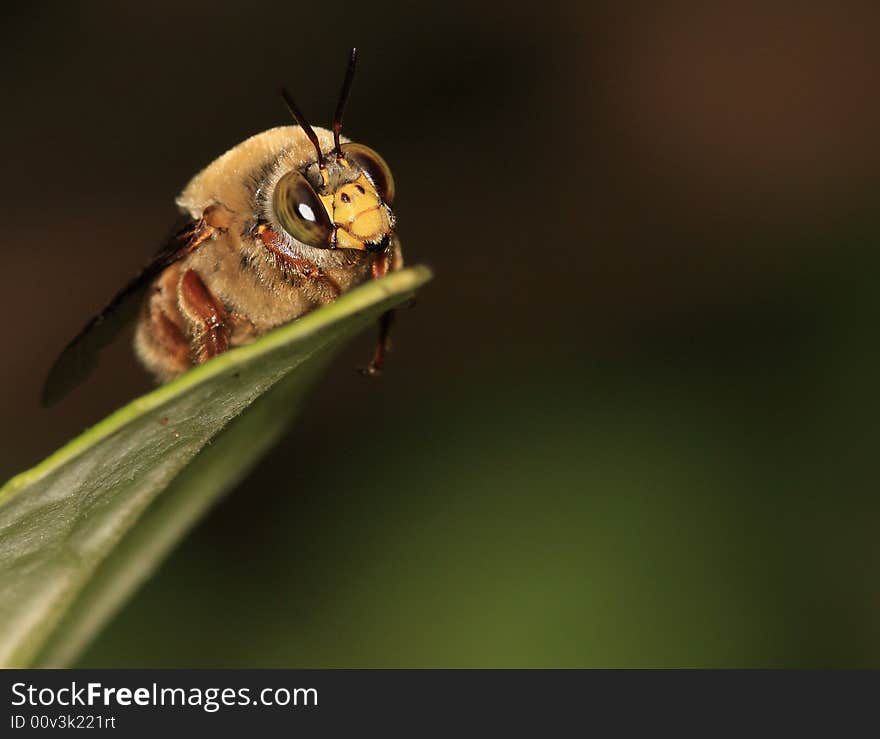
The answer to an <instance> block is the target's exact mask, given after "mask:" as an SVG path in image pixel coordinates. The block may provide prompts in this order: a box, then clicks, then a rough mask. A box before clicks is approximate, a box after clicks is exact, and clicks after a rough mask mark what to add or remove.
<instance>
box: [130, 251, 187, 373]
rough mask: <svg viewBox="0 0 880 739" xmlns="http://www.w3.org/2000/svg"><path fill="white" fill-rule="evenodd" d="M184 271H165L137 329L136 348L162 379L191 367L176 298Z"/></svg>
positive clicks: (152, 292) (145, 305)
mask: <svg viewBox="0 0 880 739" xmlns="http://www.w3.org/2000/svg"><path fill="white" fill-rule="evenodd" d="M179 279H180V271H179V270H178V268H177V267H176V266H171V267H169V268H168V269H166V270H165V272H164V273H163V274H162V276H161V277H159V279H158V280H157V281H156V283H155V284H154V286H153V288H152V290H151V293H150V295H149V298H148V299H147V300H146V301H145V302H144V305H143V308H142V314H141V316H142V317H141V320H139V321H138V324H137V329H136V331H135V341H134V346H135V351H136V353H137V355H138V357H140V359H141V361H142V362H143V363H144V365H145V366H146V367H147V369H149V370H150V371H151V372H152V373H153V374H154V375H155V376H156V377H157V378H158V379H159V380H161V381H163V382H164V381H166V380H170V379H171V378H172V377H176V376H177V375H179V374H181V373H182V372H185V371H186V370H187V369H189V367H190V350H189V339H187V337H186V333H185V329H184V322H183V318H182V317H181V315H180V311H179V310H178V309H177V301H176V300H175V299H174V297H172V296H174V295H175V294H176V289H177V284H178V281H179Z"/></svg>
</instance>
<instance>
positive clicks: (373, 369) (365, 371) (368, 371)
mask: <svg viewBox="0 0 880 739" xmlns="http://www.w3.org/2000/svg"><path fill="white" fill-rule="evenodd" d="M358 373H359V374H360V375H361V377H380V376H381V375H382V368H381V367H380V366H379V365H377V364H375V363H373V362H370V364H368V365H367V366H366V367H360V368H358Z"/></svg>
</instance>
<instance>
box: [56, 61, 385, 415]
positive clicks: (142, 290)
mask: <svg viewBox="0 0 880 739" xmlns="http://www.w3.org/2000/svg"><path fill="white" fill-rule="evenodd" d="M356 62H357V50H356V49H352V51H351V57H350V60H349V64H348V69H347V72H346V75H345V80H344V82H343V85H342V90H341V92H340V96H339V102H338V105H337V108H336V115H335V117H334V122H333V130H332V131H328V130H326V129H322V128H314V129H313V128H312V127H311V126H310V125H309V124H308V122H307V121H306V119H305V118H304V117H303V115H302V113H301V112H300V111H299V109H298V108H297V106H296V104H295V103H294V101H293V99H292V98H291V97H290V95H289V94H287V93H286V92H283V93H282V95H283V97H284V99H285V102H286V103H287V105H288V107H289V108H290V111H291V113H292V114H293V117H294V119H295V120H296V122H297V124H298V125H297V126H285V127H280V128H273V129H270V130H268V131H265V132H263V133H261V134H257V135H256V136H253V137H251V138H249V139H247V140H246V141H244V142H242V143H240V144H239V145H238V146H236V147H235V148H233V149H231V150H230V151H228V152H226V153H225V154H223V155H222V156H221V157H219V158H218V159H216V160H215V161H214V162H213V163H212V164H210V165H209V166H208V167H207V168H205V169H204V170H203V171H202V172H200V173H199V174H197V175H196V176H195V177H194V178H193V179H192V180H191V181H190V183H189V184H188V185H187V186H186V188H185V189H184V190H183V192H182V193H181V194H180V196H179V197H178V198H177V205H178V206H179V207H180V208H181V210H182V211H183V212H184V213H185V214H186V215H187V217H188V220H187V222H186V225H185V226H184V227H183V228H182V229H180V230H179V231H178V232H176V233H175V235H174V236H173V237H172V238H171V239H170V241H169V242H168V243H167V244H166V246H165V247H163V248H162V249H161V250H160V251H159V252H158V253H157V254H156V256H155V257H154V258H153V260H152V261H151V262H150V263H149V264H148V265H147V266H146V267H145V268H144V270H143V271H142V272H141V273H140V274H139V275H138V276H137V277H135V278H134V279H133V280H132V281H131V282H129V283H128V284H127V285H126V286H125V287H124V288H123V289H122V290H121V291H120V292H119V293H117V295H116V296H115V297H114V298H113V300H112V301H111V302H110V304H109V305H108V306H107V307H106V308H105V309H104V310H103V311H102V312H101V313H100V314H98V315H97V316H96V317H95V318H93V319H92V320H91V321H90V322H89V324H88V325H86V327H85V328H84V329H83V330H82V331H81V332H80V334H79V335H78V336H77V337H76V338H75V339H74V340H73V341H72V342H71V343H70V344H69V345H68V346H67V348H66V349H65V350H64V352H63V353H62V354H61V356H60V357H59V358H58V360H57V361H56V363H55V365H54V366H53V368H52V370H51V372H50V373H49V377H48V379H47V381H46V385H45V387H44V390H43V402H44V403H45V404H51V403H53V402H55V401H57V400H59V399H60V398H61V397H63V396H64V395H65V394H66V393H67V392H68V391H69V390H70V389H72V387H74V386H75V385H76V384H78V383H79V382H80V381H81V380H82V379H83V378H84V377H85V375H86V374H87V373H88V372H89V371H90V370H91V368H92V366H93V365H94V364H95V361H96V358H97V354H98V352H99V350H100V349H101V348H102V347H104V346H105V345H106V344H108V343H109V342H110V341H112V340H113V339H114V338H115V337H116V335H117V334H118V333H119V331H120V330H121V328H122V325H123V324H124V323H125V322H126V321H127V319H129V318H133V317H134V315H132V314H133V310H132V308H135V309H136V308H137V306H138V303H139V304H140V314H139V317H138V318H137V324H136V328H135V339H134V347H135V352H136V354H137V356H138V358H139V359H140V361H141V362H142V363H143V364H144V366H145V367H146V368H147V369H148V370H149V371H150V372H151V373H152V374H153V375H154V376H155V378H156V379H157V380H158V381H160V382H165V381H167V380H170V379H171V378H173V377H176V376H177V375H179V374H181V373H182V372H185V371H186V370H187V369H189V368H190V367H192V366H194V365H196V364H201V363H202V362H205V361H207V360H208V359H210V358H212V357H214V356H216V355H218V354H220V353H222V352H224V351H226V350H227V349H228V348H230V347H235V346H240V345H242V344H246V343H248V342H250V341H252V340H253V339H255V338H256V337H258V336H260V335H261V334H264V333H266V332H267V331H269V330H271V329H273V328H275V327H276V326H279V325H280V324H283V323H286V322H288V321H291V320H293V319H295V318H298V317H299V316H302V315H303V314H304V313H306V312H308V311H310V310H312V309H313V308H315V307H317V306H320V305H323V304H325V303H329V302H332V301H333V300H335V299H336V298H337V297H339V295H340V294H342V293H343V292H345V291H347V290H349V289H351V288H352V287H355V286H356V285H358V284H360V283H362V282H364V281H366V280H369V279H372V278H376V277H381V276H382V275H384V274H385V273H386V272H388V271H389V270H397V269H400V268H401V267H402V266H403V256H402V253H401V248H400V243H399V241H398V239H397V237H396V235H395V233H394V225H395V219H394V215H393V213H392V211H391V204H392V203H393V201H394V179H393V178H392V176H391V172H390V170H389V168H388V165H387V164H386V163H385V161H384V160H383V159H382V157H381V156H379V154H377V153H376V152H375V151H373V150H372V149H370V148H368V147H366V146H364V145H363V144H356V143H353V142H350V141H349V140H348V139H345V138H343V137H341V136H340V132H341V130H342V115H343V112H344V109H345V103H346V101H347V99H348V94H349V91H350V89H351V83H352V79H353V77H354V70H355V66H356ZM138 298H140V301H139V300H138ZM390 319H391V315H390V314H386V315H385V316H383V318H382V321H381V326H380V339H379V345H378V346H377V349H376V354H375V356H374V357H373V360H372V362H371V363H370V365H369V367H368V368H367V370H366V371H367V372H368V373H371V374H372V373H376V372H378V371H379V370H380V369H381V367H382V363H383V360H384V352H385V348H386V344H387V338H388V328H389V325H390Z"/></svg>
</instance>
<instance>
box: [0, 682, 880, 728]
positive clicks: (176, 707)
mask: <svg viewBox="0 0 880 739" xmlns="http://www.w3.org/2000/svg"><path fill="white" fill-rule="evenodd" d="M2 675H3V678H4V681H3V682H4V685H3V686H2V688H3V691H4V695H3V705H4V709H5V711H4V712H3V716H2V719H0V735H2V736H15V735H17V734H26V733H28V732H32V731H34V730H35V729H49V730H53V729H54V730H57V731H62V732H69V731H70V730H71V729H73V730H80V729H86V730H96V731H101V732H112V733H113V734H114V735H116V736H155V733H156V732H157V731H166V732H167V731H173V732H178V731H179V732H189V731H212V730H220V731H223V732H224V733H225V732H227V731H233V732H245V731H255V730H256V731H276V730H277V731H285V732H290V731H294V732H298V731H302V732H308V735H309V736H314V735H316V734H317V735H331V736H333V735H337V734H340V735H341V734H342V733H343V732H351V731H357V732H360V731H363V730H366V729H370V730H371V731H382V732H383V733H393V734H395V735H407V736H418V735H421V734H424V733H435V732H437V731H443V732H452V733H454V735H456V736H457V735H461V734H465V735H469V734H471V733H476V732H478V731H479V732H486V731H488V732H491V735H493V736H494V735H498V733H499V732H502V731H503V732H505V733H507V732H510V731H515V732H516V733H517V734H522V733H527V734H534V735H536V736H547V735H551V736H554V735H569V734H571V733H572V732H578V733H580V732H586V733H590V732H593V731H602V732H603V735H604V734H605V733H606V732H607V730H609V729H613V730H614V733H618V732H630V731H631V732H633V733H635V732H636V731H638V732H639V733H640V734H643V733H644V732H645V731H648V732H653V731H656V730H658V729H661V728H664V729H681V728H692V729H697V730H700V731H701V732H704V733H705V732H711V734H712V735H714V734H715V733H717V732H718V731H724V730H731V729H733V730H737V731H749V733H750V734H752V733H754V732H755V731H757V732H758V733H759V735H760V734H763V733H765V732H768V731H771V730H772V731H783V732H785V733H786V734H789V733H791V732H792V731H794V730H797V729H811V730H812V731H816V730H822V729H824V730H827V731H830V732H833V733H834V734H835V735H837V734H840V733H841V732H843V733H845V734H846V735H851V734H861V733H865V734H867V733H868V732H870V733H872V734H873V733H874V732H875V731H876V729H875V723H876V717H875V716H876V711H875V710H874V705H875V704H876V696H877V694H878V688H880V673H878V672H793V671H792V672H773V671H731V672H726V671H705V672H704V671H668V670H658V671H599V670H596V671H593V670H560V671H553V670H535V671H529V670H523V671H514V670H498V671H495V670H42V671H38V670H7V671H4V672H3V673H2Z"/></svg>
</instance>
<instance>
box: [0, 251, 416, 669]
mask: <svg viewBox="0 0 880 739" xmlns="http://www.w3.org/2000/svg"><path fill="white" fill-rule="evenodd" d="M430 277H431V274H430V271H429V270H428V269H427V268H424V267H416V268H409V269H405V270H402V271H400V272H395V273H393V274H391V275H388V276H386V277H384V278H382V279H380V280H376V281H374V282H370V283H368V284H366V285H363V286H361V287H359V288H357V289H356V290H353V291H352V292H350V293H347V294H345V295H343V296H342V297H340V298H339V299H338V300H336V301H335V302H333V303H331V304H330V305H327V306H325V307H323V308H321V309H320V310H317V311H315V312H313V313H311V314H309V315H307V316H305V317H303V318H301V319H299V320H297V321H295V322H293V323H290V324H288V325H286V326H283V327H282V328H279V329H278V330H276V331H273V332H272V333H270V334H268V335H266V336H264V337H262V338H261V339H260V340H258V341H256V342H254V343H253V344H250V345H249V346H246V347H242V348H240V349H235V350H233V351H230V352H227V353H226V354H224V355H222V356H220V357H218V358H216V359H214V360H212V361H210V362H208V363H207V364H204V365H202V366H201V367H197V368H195V369H193V370H191V371H190V372H187V373H186V374H185V375H183V376H182V377H180V378H179V379H177V380H175V381H174V382H171V383H169V384H168V385H165V386H163V387H160V388H159V389H157V390H155V391H153V392H151V393H149V394H147V395H144V396H142V397H140V398H138V399H136V400H134V401H132V402H131V403H129V404H128V405H126V406H125V407H124V408H121V409H120V410H118V411H116V412H115V413H113V414H112V415H110V416H108V417H107V418H106V419H104V420H103V421H101V422H100V423H99V424H97V425H96V426H94V427H93V428H91V429H89V430H88V431H86V432H85V433H83V434H82V435H80V436H79V437H77V438H76V439H74V440H73V441H71V442H70V443H69V444H67V445H66V446H64V447H62V448H61V449H59V450H58V451H57V452H55V453H54V454H52V455H51V456H50V457H48V458H47V459H46V460H44V461H43V462H42V463H40V464H38V465H37V466H36V467H34V468H33V469H31V470H28V471H27V472H24V473H22V474H20V475H18V476H17V477H14V478H13V479H12V480H10V481H9V482H8V483H7V484H6V485H5V486H4V487H3V488H2V489H0V624H2V628H0V666H3V667H22V666H47V667H58V666H64V665H66V664H69V663H70V661H71V660H73V659H74V658H75V657H76V655H77V654H78V653H79V651H80V650H81V649H82V647H84V646H85V645H86V644H87V643H88V641H89V640H90V638H91V637H92V636H93V635H94V634H95V633H96V632H97V631H98V630H99V629H100V628H101V627H102V626H103V624H104V623H105V622H106V621H107V619H108V618H109V617H110V616H112V615H113V613H115V611H116V610H117V609H118V608H119V606H120V605H121V604H122V603H123V602H124V601H125V599H126V598H127V597H128V596H129V595H130V594H131V593H132V592H133V591H134V590H135V589H136V588H137V586H138V585H139V584H140V583H141V582H143V581H144V579H145V578H147V577H148V576H149V575H150V573H151V572H152V571H153V570H154V569H155V568H156V566H157V565H158V564H159V562H160V561H161V560H162V558H163V557H164V556H165V555H166V554H167V553H168V552H169V551H170V550H171V549H172V548H173V546H174V545H175V544H176V542H177V541H179V540H180V538H181V537H182V536H183V535H184V534H185V533H186V532H187V530H189V528H190V527H191V526H192V525H193V524H194V523H195V521H197V520H198V518H199V517H200V516H201V515H202V513H204V512H205V511H206V510H207V509H208V508H209V507H210V505H211V504H212V503H213V502H214V501H215V500H217V498H218V497H220V496H221V495H222V494H223V493H224V492H226V491H227V490H229V489H230V488H231V487H233V486H234V485H235V484H236V483H237V482H238V481H239V480H241V479H242V477H244V476H245V475H246V474H247V472H248V471H249V470H250V469H251V468H252V467H253V466H254V464H256V462H257V461H258V460H259V459H260V457H261V456H262V455H263V453H264V452H266V451H267V450H268V449H269V448H271V446H272V445H273V444H274V443H275V441H276V440H277V438H278V437H279V436H280V435H281V434H282V433H283V431H284V429H285V427H286V426H287V424H288V422H289V421H290V419H291V418H292V417H293V415H294V414H295V412H296V410H297V408H298V406H299V403H300V401H301V400H302V398H303V397H304V396H305V394H306V392H307V391H308V389H309V387H310V386H311V384H312V383H313V381H314V380H315V379H316V378H317V377H318V376H319V375H320V374H321V370H322V369H323V367H324V366H325V365H326V363H327V361H329V359H330V357H331V356H332V354H333V352H334V350H335V349H336V348H338V347H339V346H340V345H341V344H342V343H343V342H344V341H345V340H346V339H348V338H349V337H351V336H352V335H353V334H355V333H356V332H358V331H359V330H361V329H363V328H364V327H366V326H368V325H370V324H371V323H372V322H373V321H375V319H376V318H377V317H378V316H379V315H381V313H383V312H384V311H386V310H388V309H389V308H392V307H394V306H396V305H399V304H401V303H403V302H404V301H406V300H407V299H408V298H410V297H411V296H412V295H413V293H414V292H415V290H416V289H417V288H418V287H419V286H420V285H422V284H424V283H425V282H427V281H428V280H429V279H430Z"/></svg>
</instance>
